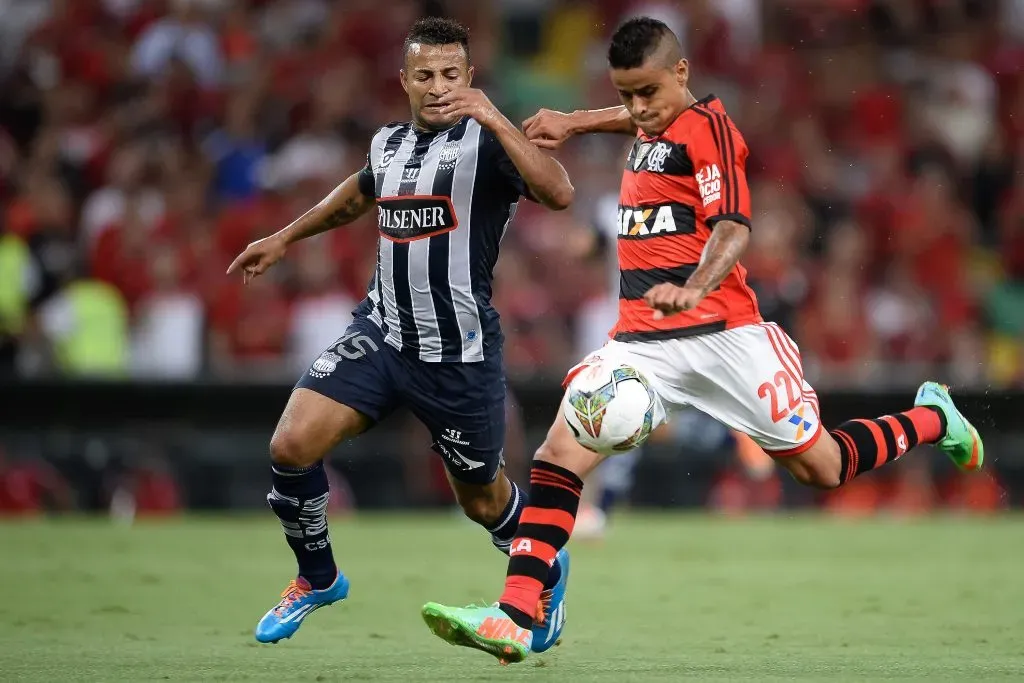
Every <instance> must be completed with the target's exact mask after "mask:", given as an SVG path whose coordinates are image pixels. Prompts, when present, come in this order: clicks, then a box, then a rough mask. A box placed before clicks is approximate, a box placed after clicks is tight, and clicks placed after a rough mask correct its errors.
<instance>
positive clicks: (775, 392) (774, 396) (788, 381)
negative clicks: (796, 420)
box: [757, 370, 803, 422]
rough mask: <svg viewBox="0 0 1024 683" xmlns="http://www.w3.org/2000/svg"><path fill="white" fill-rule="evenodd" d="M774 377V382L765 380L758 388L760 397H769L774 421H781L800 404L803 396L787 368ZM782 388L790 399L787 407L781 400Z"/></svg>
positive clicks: (787, 398)
mask: <svg viewBox="0 0 1024 683" xmlns="http://www.w3.org/2000/svg"><path fill="white" fill-rule="evenodd" d="M774 379H775V381H774V382H763V383H762V384H761V386H759V387H758V388H757V396H758V398H762V399H763V398H767V399H768V401H769V402H770V403H771V410H772V422H779V421H781V420H782V419H783V418H785V417H786V416H787V415H789V414H790V413H791V412H793V410H795V409H796V407H797V406H799V405H800V403H801V402H802V401H803V396H802V395H801V393H800V392H799V391H797V389H796V383H795V382H794V381H793V378H792V377H790V375H789V373H788V372H786V371H785V370H779V371H778V372H776V373H775V378H774ZM780 389H782V390H784V391H785V393H786V400H787V401H789V405H788V407H786V408H783V407H782V404H781V403H780V402H779V390H780Z"/></svg>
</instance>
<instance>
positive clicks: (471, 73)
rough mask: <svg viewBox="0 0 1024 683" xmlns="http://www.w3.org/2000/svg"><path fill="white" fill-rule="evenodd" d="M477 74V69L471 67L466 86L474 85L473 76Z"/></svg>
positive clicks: (468, 71)
mask: <svg viewBox="0 0 1024 683" xmlns="http://www.w3.org/2000/svg"><path fill="white" fill-rule="evenodd" d="M475 73H476V67H473V66H470V67H469V69H467V70H466V85H473V74H475Z"/></svg>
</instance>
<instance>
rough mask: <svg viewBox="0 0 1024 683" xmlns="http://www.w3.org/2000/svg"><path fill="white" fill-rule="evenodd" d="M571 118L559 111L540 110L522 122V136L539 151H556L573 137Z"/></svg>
mask: <svg viewBox="0 0 1024 683" xmlns="http://www.w3.org/2000/svg"><path fill="white" fill-rule="evenodd" d="M571 118H572V117H571V116H570V115H569V114H565V113H562V112H560V111H553V110H551V109H541V110H540V111H539V112H537V113H536V114H534V115H533V116H531V117H530V118H528V119H526V120H525V121H523V134H524V135H526V139H527V140H529V141H530V142H532V143H533V144H535V145H537V146H538V147H540V148H541V149H558V148H559V147H561V146H562V143H563V142H565V141H566V140H568V139H569V138H571V137H572V135H573V130H572V123H571V121H570V119H571Z"/></svg>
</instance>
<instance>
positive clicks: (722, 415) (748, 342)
mask: <svg viewBox="0 0 1024 683" xmlns="http://www.w3.org/2000/svg"><path fill="white" fill-rule="evenodd" d="M598 360H608V361H613V362H619V363H623V364H625V365H631V366H633V367H635V368H636V369H637V370H639V371H640V372H642V373H643V374H644V375H645V376H646V377H647V379H648V381H649V382H650V383H651V386H652V387H653V388H654V389H655V391H656V392H657V394H658V397H659V398H660V399H661V403H662V404H663V406H664V410H662V411H660V413H661V414H659V415H657V416H656V419H657V424H660V423H661V422H664V421H665V420H667V419H668V418H669V417H670V416H671V413H672V412H674V411H675V410H678V409H679V408H682V407H684V406H693V407H694V408H696V409H698V410H700V411H702V412H704V413H707V414H708V415H710V416H711V417H713V418H714V419H716V420H718V421H719V422H721V423H722V424H724V425H726V426H728V427H731V428H732V429H735V430H736V431H740V432H743V433H745V434H748V435H749V436H750V437H751V438H752V439H753V440H754V441H755V442H757V444H758V445H759V446H761V448H763V449H764V450H765V451H767V452H768V453H769V455H772V456H785V455H796V454H797V453H802V452H803V451H806V450H807V449H808V448H810V447H811V446H812V445H813V444H814V442H815V441H817V439H818V437H819V436H820V435H821V420H820V419H819V411H818V396H817V394H815V393H814V389H812V388H811V385H810V384H808V383H807V381H806V380H805V379H804V373H803V367H802V365H801V362H800V349H799V348H798V347H797V345H796V342H794V341H793V340H792V339H790V338H789V335H787V334H786V333H785V332H784V331H783V330H782V328H781V327H779V326H778V325H776V324H775V323H759V324H752V325H744V326H742V327H737V328H734V329H731V330H725V331H724V332H714V333H712V334H705V335H700V336H696V337H684V338H681V339H667V340H663V341H645V342H618V341H614V340H612V341H609V342H608V343H607V344H605V345H604V347H602V348H601V349H599V350H598V351H595V352H594V353H592V354H590V355H589V356H587V357H586V358H585V359H583V361H582V362H581V363H580V364H579V365H577V366H576V367H574V368H573V369H572V370H570V371H569V375H568V377H567V379H566V383H568V380H570V379H571V378H572V377H573V376H575V374H576V373H577V372H579V371H580V370H581V369H583V368H584V367H586V366H587V365H590V364H591V363H593V362H595V361H598Z"/></svg>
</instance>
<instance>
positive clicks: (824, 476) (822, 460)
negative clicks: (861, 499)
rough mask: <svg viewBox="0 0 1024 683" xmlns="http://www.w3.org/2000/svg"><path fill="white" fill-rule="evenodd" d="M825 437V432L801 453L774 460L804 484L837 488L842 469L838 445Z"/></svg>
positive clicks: (821, 487) (818, 487) (817, 487)
mask: <svg viewBox="0 0 1024 683" xmlns="http://www.w3.org/2000/svg"><path fill="white" fill-rule="evenodd" d="M826 437H828V435H827V434H826V435H823V437H822V438H821V439H819V440H818V442H817V443H815V444H814V446H813V447H811V448H810V449H808V450H807V451H805V452H803V453H800V454H798V455H789V456H783V457H779V458H775V462H777V463H778V464H780V465H781V466H782V467H784V468H785V469H786V470H787V471H788V472H789V473H790V474H791V475H793V478H794V479H796V480H797V481H798V482H800V483H801V484H803V485H804V486H811V487H813V488H816V489H834V488H838V487H839V485H840V483H841V481H840V473H841V471H842V461H841V459H840V455H839V446H838V445H837V444H836V443H835V441H833V440H832V439H831V438H826Z"/></svg>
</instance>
